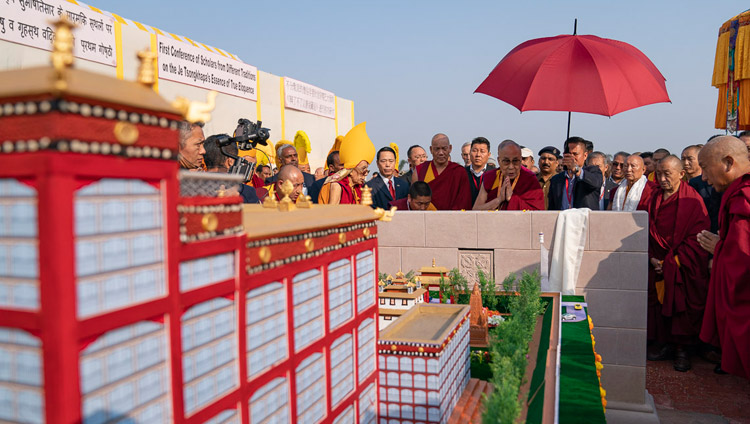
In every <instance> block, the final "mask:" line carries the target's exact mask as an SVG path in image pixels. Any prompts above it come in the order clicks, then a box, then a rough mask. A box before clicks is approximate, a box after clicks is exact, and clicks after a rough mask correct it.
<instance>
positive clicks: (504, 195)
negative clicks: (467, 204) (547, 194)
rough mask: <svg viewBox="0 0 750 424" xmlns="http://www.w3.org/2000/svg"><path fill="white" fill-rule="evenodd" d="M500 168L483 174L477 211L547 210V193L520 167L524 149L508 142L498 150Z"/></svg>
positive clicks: (531, 175)
mask: <svg viewBox="0 0 750 424" xmlns="http://www.w3.org/2000/svg"><path fill="white" fill-rule="evenodd" d="M497 161H498V164H499V165H500V167H499V168H496V169H493V170H491V171H487V172H486V173H485V174H484V178H483V181H482V187H481V188H480V189H479V195H478V196H477V201H476V202H475V203H474V208H473V209H474V210H493V209H495V210H497V209H499V210H509V211H520V210H536V211H539V210H544V190H542V187H541V186H540V185H539V181H537V179H536V175H534V173H533V172H531V171H529V170H528V169H526V168H524V167H522V166H521V146H519V145H518V144H517V143H516V142H515V141H513V140H505V141H503V142H502V143H500V145H499V146H498V147H497Z"/></svg>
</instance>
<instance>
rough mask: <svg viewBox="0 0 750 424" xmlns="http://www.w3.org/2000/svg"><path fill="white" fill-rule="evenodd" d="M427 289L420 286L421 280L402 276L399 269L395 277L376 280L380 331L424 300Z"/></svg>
mask: <svg viewBox="0 0 750 424" xmlns="http://www.w3.org/2000/svg"><path fill="white" fill-rule="evenodd" d="M426 292H427V290H425V289H424V288H422V282H421V281H419V280H417V282H416V283H413V282H411V281H409V280H407V279H406V278H404V273H402V272H401V271H399V272H398V273H396V278H393V277H391V276H390V275H389V276H388V280H386V281H382V280H381V281H379V282H378V303H379V308H378V315H379V316H380V330H381V331H382V330H383V329H384V328H386V327H387V326H388V325H389V324H391V323H392V322H393V321H394V320H396V319H398V317H400V316H401V315H403V314H404V313H405V312H406V311H408V310H409V309H410V308H412V307H413V306H415V305H418V304H420V303H422V302H423V301H424V296H425V293H426Z"/></svg>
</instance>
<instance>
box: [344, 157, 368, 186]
mask: <svg viewBox="0 0 750 424" xmlns="http://www.w3.org/2000/svg"><path fill="white" fill-rule="evenodd" d="M368 166H369V164H368V163H367V161H364V160H363V161H361V162H360V163H359V164H358V165H357V166H356V167H354V169H352V171H351V172H350V173H349V178H351V180H352V183H353V184H355V185H357V184H359V185H362V184H364V183H365V178H367V174H369V173H370V170H369V169H367V167H368Z"/></svg>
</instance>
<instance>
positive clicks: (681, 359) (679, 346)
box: [647, 155, 711, 372]
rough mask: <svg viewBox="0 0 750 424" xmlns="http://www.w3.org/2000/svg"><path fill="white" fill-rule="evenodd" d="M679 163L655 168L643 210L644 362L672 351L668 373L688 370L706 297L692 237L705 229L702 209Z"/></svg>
mask: <svg viewBox="0 0 750 424" xmlns="http://www.w3.org/2000/svg"><path fill="white" fill-rule="evenodd" d="M684 175H685V171H684V169H683V167H682V162H681V161H680V159H679V158H677V157H676V156H673V155H670V156H667V157H665V158H664V159H662V160H661V161H660V162H659V164H658V165H657V168H656V178H657V180H658V181H659V187H658V188H655V189H654V192H653V195H652V197H651V200H650V203H649V207H648V212H649V249H648V250H649V260H650V265H651V266H650V267H649V273H648V277H649V278H648V327H647V337H648V340H649V342H651V343H653V345H652V349H651V351H650V352H649V353H648V359H649V360H664V359H668V358H670V357H671V356H672V353H673V352H674V364H673V365H674V369H675V370H677V371H683V372H684V371H687V370H689V369H690V368H691V364H690V356H689V354H688V349H689V348H691V347H692V346H694V345H696V344H697V343H698V334H699V333H700V329H701V323H702V319H703V310H704V308H705V304H706V296H707V293H708V252H706V251H705V250H704V249H703V248H701V246H700V244H699V243H698V240H697V238H696V236H697V235H698V233H700V232H701V231H703V230H706V229H708V228H709V227H710V225H711V222H710V220H709V219H708V213H707V212H706V206H705V205H704V204H703V199H702V198H701V197H700V195H698V193H697V192H696V191H695V190H694V189H693V188H692V187H690V185H688V184H686V183H683V182H682V178H683V177H684Z"/></svg>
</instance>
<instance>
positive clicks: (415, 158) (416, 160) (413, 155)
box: [399, 144, 427, 184]
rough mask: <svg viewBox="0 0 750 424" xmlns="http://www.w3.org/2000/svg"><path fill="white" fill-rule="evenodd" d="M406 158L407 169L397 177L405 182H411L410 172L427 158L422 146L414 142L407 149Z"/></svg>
mask: <svg viewBox="0 0 750 424" xmlns="http://www.w3.org/2000/svg"><path fill="white" fill-rule="evenodd" d="M406 159H407V162H409V171H408V172H404V173H403V174H402V175H401V176H399V178H400V179H402V180H404V181H406V184H411V174H412V173H413V172H414V169H415V168H416V167H417V166H419V165H421V164H422V162H424V161H426V160H427V152H425V151H424V149H423V148H422V146H420V145H418V144H415V145H413V146H411V147H409V150H407V152H406Z"/></svg>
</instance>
